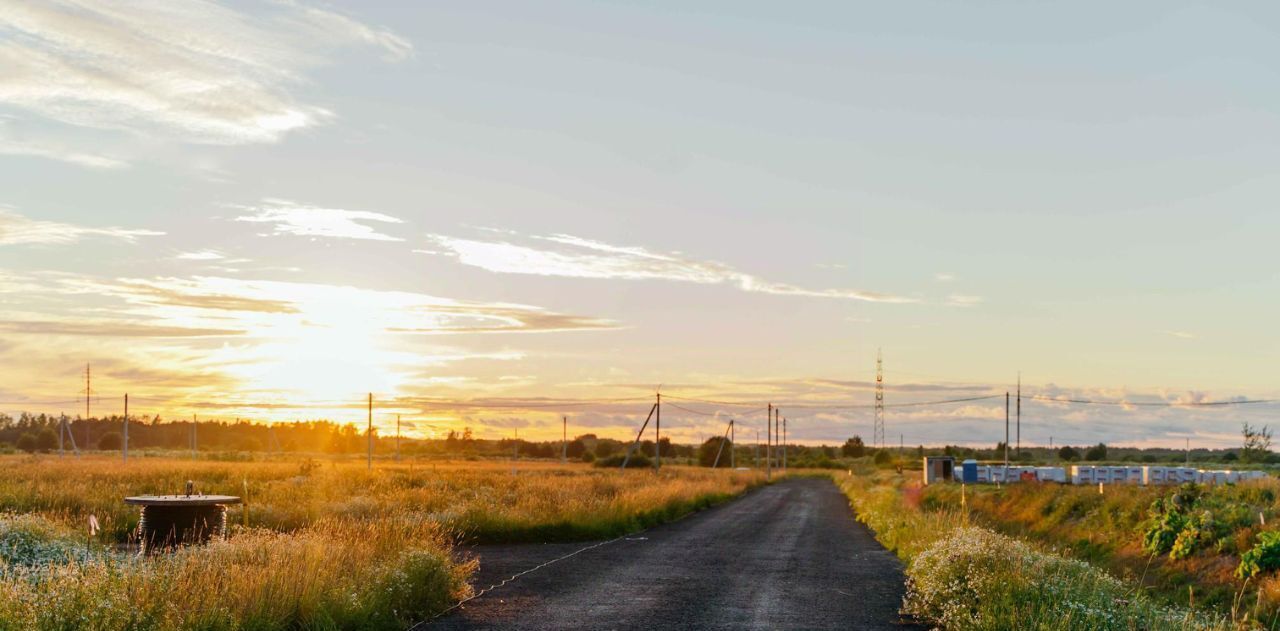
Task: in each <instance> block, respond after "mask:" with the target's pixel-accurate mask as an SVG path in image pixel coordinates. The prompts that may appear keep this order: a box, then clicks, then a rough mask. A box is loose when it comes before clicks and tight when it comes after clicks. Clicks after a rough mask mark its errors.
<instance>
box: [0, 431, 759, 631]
mask: <svg viewBox="0 0 1280 631" xmlns="http://www.w3.org/2000/svg"><path fill="white" fill-rule="evenodd" d="M187 480H193V481H195V483H196V489H197V491H198V492H203V493H207V494H228V495H238V496H244V497H246V498H247V500H248V504H247V506H245V507H232V508H231V509H230V511H229V514H228V522H229V524H231V529H230V533H229V536H228V537H227V538H226V539H225V540H222V541H215V542H214V543H212V544H210V545H207V546H199V547H190V548H184V549H181V550H179V551H177V552H175V553H172V554H165V555H156V556H151V557H138V556H137V555H136V554H135V552H134V549H133V548H131V547H130V546H129V541H130V535H131V533H132V532H133V531H134V529H135V528H136V527H137V520H138V513H137V510H136V508H134V507H130V506H126V505H125V504H123V502H122V499H123V498H124V497H125V496H128V495H143V494H166V493H175V492H179V490H180V489H182V488H183V486H184V485H185V483H186V481H187ZM762 482H763V479H762V476H761V475H759V474H757V473H755V472H746V471H727V470H712V469H698V468H690V467H664V468H663V471H662V472H661V473H660V474H659V473H655V472H653V471H652V470H628V471H619V470H616V469H601V468H595V467H591V466H588V465H583V464H576V465H568V466H562V465H559V464H552V463H546V462H527V461H526V462H519V463H513V462H510V461H507V462H465V461H464V462H415V461H403V462H393V461H379V462H377V463H375V466H374V469H373V470H372V471H367V470H366V468H365V463H364V462H363V460H362V459H361V460H360V461H358V462H357V461H355V460H341V459H333V460H317V459H312V458H305V457H304V458H300V459H299V458H292V459H289V460H283V459H281V460H273V461H268V462H261V461H259V462H227V461H214V460H204V459H202V460H191V459H184V458H174V457H137V458H131V459H130V462H129V463H128V465H122V464H121V463H120V461H119V460H118V459H116V458H113V457H107V456H85V457H82V458H75V457H71V456H66V457H63V458H59V457H57V456H0V629H104V630H105V629H172V628H186V629H297V628H331V629H382V628H387V629H392V628H404V627H405V626H406V625H407V624H409V623H412V622H414V621H417V620H422V619H424V618H426V617H429V616H430V615H433V614H434V613H435V612H438V611H440V610H442V609H444V608H446V607H447V606H449V605H450V604H451V603H453V602H456V601H457V600H458V599H460V598H463V597H465V596H466V595H467V594H468V593H469V592H470V589H471V588H470V587H469V585H468V583H467V580H468V577H469V576H470V574H471V573H472V572H473V571H474V569H475V567H474V564H473V563H472V562H468V561H463V560H460V559H459V557H458V556H457V555H454V554H452V549H453V547H454V546H455V545H457V544H459V543H468V542H497V541H503V542H512V541H522V542H524V541H529V542H534V541H565V540H574V539H588V538H597V537H607V536H615V535H618V534H623V533H626V532H633V531H636V530H639V529H642V528H645V527H648V526H651V525H654V524H657V523H661V522H664V521H669V520H672V519H676V518H679V517H681V516H683V515H685V514H688V513H690V512H692V511H695V510H698V509H700V508H703V507H706V506H709V505H711V504H714V503H718V502H722V501H725V500H727V499H730V498H732V497H734V496H736V495H737V494H740V493H741V492H743V491H744V490H746V489H748V488H750V487H751V486H753V485H756V484H759V483H762ZM90 516H93V517H94V518H95V520H96V521H97V522H98V523H99V524H101V526H102V530H101V531H100V532H98V533H97V534H93V533H91V532H90V529H89V525H88V524H89V518H90ZM246 518H247V522H248V525H247V526H245V525H244V524H245V521H246Z"/></svg>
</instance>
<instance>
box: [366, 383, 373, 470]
mask: <svg viewBox="0 0 1280 631" xmlns="http://www.w3.org/2000/svg"><path fill="white" fill-rule="evenodd" d="M365 434H366V436H367V437H368V439H369V455H368V460H369V466H368V468H369V470H370V471H372V470H373V393H372V392H370V393H369V426H368V429H366V430H365Z"/></svg>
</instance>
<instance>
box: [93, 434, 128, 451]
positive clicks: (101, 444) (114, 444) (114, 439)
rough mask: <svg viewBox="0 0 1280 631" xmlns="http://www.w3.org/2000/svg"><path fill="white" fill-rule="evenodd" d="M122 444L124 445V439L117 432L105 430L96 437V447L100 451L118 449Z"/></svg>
mask: <svg viewBox="0 0 1280 631" xmlns="http://www.w3.org/2000/svg"><path fill="white" fill-rule="evenodd" d="M122 445H124V439H123V438H121V437H120V434H119V433H118V432H107V433H105V434H103V435H102V438H99V439H98V449H101V450H102V451H114V450H117V449H120V447H121V446H122Z"/></svg>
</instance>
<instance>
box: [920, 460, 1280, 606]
mask: <svg viewBox="0 0 1280 631" xmlns="http://www.w3.org/2000/svg"><path fill="white" fill-rule="evenodd" d="M919 500H920V504H921V506H922V508H923V509H924V510H926V511H928V510H954V509H956V508H958V507H959V505H960V500H961V498H960V488H959V487H958V486H956V485H935V486H930V487H928V488H926V489H925V490H924V491H923V492H922V493H921V495H920V497H919ZM966 504H967V508H968V511H969V514H970V515H971V517H972V518H973V519H975V520H977V521H980V522H981V523H983V524H984V525H987V526H989V527H991V528H993V529H996V530H999V531H1002V532H1005V533H1009V534H1013V533H1017V534H1019V535H1021V536H1024V537H1027V538H1030V539H1032V540H1034V541H1037V542H1040V543H1043V544H1046V545H1049V546H1053V547H1055V548H1059V549H1061V550H1063V551H1064V552H1065V553H1067V554H1070V555H1071V556H1073V557H1075V558H1080V559H1085V560H1088V561H1090V562H1091V563H1093V564H1095V565H1098V566H1101V567H1105V568H1107V569H1109V570H1110V571H1111V572H1112V573H1113V574H1115V575H1117V576H1123V577H1126V578H1128V579H1130V580H1133V581H1135V582H1141V583H1142V584H1143V586H1144V589H1145V591H1147V592H1148V593H1150V594H1151V595H1152V596H1153V597H1155V598H1157V599H1159V600H1161V601H1162V602H1166V603H1171V604H1179V605H1183V606H1191V605H1193V604H1194V605H1196V606H1197V607H1200V608H1204V609H1208V610H1211V611H1216V612H1219V613H1220V614H1223V615H1228V616H1231V617H1234V618H1236V619H1244V618H1246V617H1247V618H1248V619H1252V620H1261V621H1262V624H1263V626H1265V627H1266V628H1273V627H1274V626H1276V625H1280V577H1278V576H1277V574H1276V573H1275V572H1274V571H1271V572H1261V573H1259V574H1257V575H1256V576H1252V577H1250V578H1249V580H1243V579H1242V577H1240V576H1238V575H1237V570H1238V568H1239V566H1240V560H1241V557H1242V556H1243V555H1245V554H1246V553H1247V552H1248V551H1249V550H1250V549H1252V548H1254V547H1255V546H1256V545H1257V542H1258V541H1259V534H1260V533H1263V532H1269V531H1272V530H1274V528H1275V526H1276V525H1277V524H1278V523H1280V521H1278V520H1280V480H1276V479H1274V478H1267V479H1263V480H1257V481H1251V482H1247V483H1242V484H1239V485H1223V486H1186V487H1141V486H1127V485H1113V486H1109V487H1107V488H1106V489H1105V492H1104V493H1102V494H1099V493H1098V489H1097V487H1077V486H1067V485H1056V484H1029V485H1009V486H1005V487H1003V488H996V487H994V486H988V485H981V486H970V487H968V489H967V497H966ZM1175 507H1176V509H1175ZM1267 524H1271V526H1270V527H1268V526H1267Z"/></svg>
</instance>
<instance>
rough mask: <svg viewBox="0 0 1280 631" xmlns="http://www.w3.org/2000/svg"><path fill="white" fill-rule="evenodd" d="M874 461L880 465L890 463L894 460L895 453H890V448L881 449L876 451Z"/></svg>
mask: <svg viewBox="0 0 1280 631" xmlns="http://www.w3.org/2000/svg"><path fill="white" fill-rule="evenodd" d="M874 462H875V463H876V464H878V465H885V464H889V463H890V462H893V454H890V453H889V450H888V449H881V450H880V451H877V452H876V457H875V459H874Z"/></svg>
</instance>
